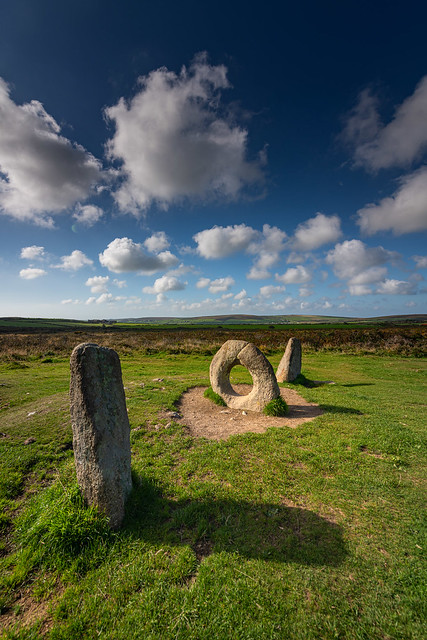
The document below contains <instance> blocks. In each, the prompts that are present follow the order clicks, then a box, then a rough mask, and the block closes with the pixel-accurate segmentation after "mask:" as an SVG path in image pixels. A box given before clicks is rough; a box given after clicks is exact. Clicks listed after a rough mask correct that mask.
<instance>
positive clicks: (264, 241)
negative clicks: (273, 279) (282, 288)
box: [247, 224, 287, 280]
mask: <svg viewBox="0 0 427 640" xmlns="http://www.w3.org/2000/svg"><path fill="white" fill-rule="evenodd" d="M286 238H287V235H286V233H285V232H284V231H282V230H281V229H279V228H278V227H271V226H270V225H269V224H265V225H263V228H262V233H261V234H259V237H258V239H257V240H256V241H254V242H252V243H251V244H250V245H249V247H248V251H249V252H250V253H253V254H255V255H256V256H257V257H256V258H255V260H254V264H253V265H252V267H251V269H250V271H249V273H248V274H247V278H248V279H249V280H263V279H265V278H270V276H271V273H270V271H269V269H270V268H271V267H272V266H274V265H275V264H276V263H277V262H278V261H279V260H280V254H281V252H282V251H283V250H284V248H285V240H286Z"/></svg>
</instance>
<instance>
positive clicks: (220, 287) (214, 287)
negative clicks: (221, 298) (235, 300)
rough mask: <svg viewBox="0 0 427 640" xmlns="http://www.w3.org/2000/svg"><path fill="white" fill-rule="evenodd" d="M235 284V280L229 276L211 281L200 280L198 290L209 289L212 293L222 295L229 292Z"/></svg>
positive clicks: (197, 285)
mask: <svg viewBox="0 0 427 640" xmlns="http://www.w3.org/2000/svg"><path fill="white" fill-rule="evenodd" d="M234 284H235V281H234V278H232V277H231V276H227V277H226V278H217V279H216V280H211V279H210V278H199V280H198V281H197V282H196V287H197V289H204V288H206V287H209V291H210V292H211V293H221V292H222V291H228V290H229V289H231V287H232V286H233V285H234Z"/></svg>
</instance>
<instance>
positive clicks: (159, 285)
mask: <svg viewBox="0 0 427 640" xmlns="http://www.w3.org/2000/svg"><path fill="white" fill-rule="evenodd" d="M186 284H187V283H186V282H181V281H180V280H178V278H175V277H174V276H162V277H161V278H157V280H155V282H154V284H153V286H152V287H144V288H143V289H142V291H143V293H155V294H160V293H166V292H167V291H182V289H185V287H186Z"/></svg>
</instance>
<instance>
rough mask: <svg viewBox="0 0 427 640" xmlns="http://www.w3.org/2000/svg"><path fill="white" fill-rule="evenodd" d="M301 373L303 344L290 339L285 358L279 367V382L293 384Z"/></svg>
mask: <svg viewBox="0 0 427 640" xmlns="http://www.w3.org/2000/svg"><path fill="white" fill-rule="evenodd" d="M300 373H301V342H300V340H298V338H290V340H289V342H288V344H287V345H286V350H285V353H284V355H283V358H282V359H281V361H280V362H279V366H278V367H277V373H276V378H277V382H292V381H293V380H295V378H296V377H297V376H299V374H300Z"/></svg>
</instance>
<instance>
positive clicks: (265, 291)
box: [259, 284, 286, 298]
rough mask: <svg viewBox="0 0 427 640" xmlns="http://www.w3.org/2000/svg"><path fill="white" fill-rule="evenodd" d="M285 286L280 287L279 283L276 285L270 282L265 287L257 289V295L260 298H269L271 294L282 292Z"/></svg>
mask: <svg viewBox="0 0 427 640" xmlns="http://www.w3.org/2000/svg"><path fill="white" fill-rule="evenodd" d="M285 289H286V287H281V286H280V285H278V286H274V285H272V284H270V285H267V286H265V287H261V288H260V290H259V295H260V296H261V297H262V298H271V297H272V296H274V295H276V294H278V293H283V291H285Z"/></svg>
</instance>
